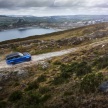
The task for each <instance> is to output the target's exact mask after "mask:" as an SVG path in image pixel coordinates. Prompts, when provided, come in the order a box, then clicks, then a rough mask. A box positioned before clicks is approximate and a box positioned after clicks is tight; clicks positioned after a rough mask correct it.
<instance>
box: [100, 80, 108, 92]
mask: <svg viewBox="0 0 108 108" xmlns="http://www.w3.org/2000/svg"><path fill="white" fill-rule="evenodd" d="M99 90H100V91H102V92H108V81H106V82H104V83H102V84H101V85H100V86H99Z"/></svg>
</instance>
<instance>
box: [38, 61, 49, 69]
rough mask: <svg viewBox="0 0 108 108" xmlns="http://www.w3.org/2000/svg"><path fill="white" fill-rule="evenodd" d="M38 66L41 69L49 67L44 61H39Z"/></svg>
mask: <svg viewBox="0 0 108 108" xmlns="http://www.w3.org/2000/svg"><path fill="white" fill-rule="evenodd" d="M39 64H40V65H41V66H42V69H47V68H48V67H49V63H48V62H45V61H41V62H40V63H39Z"/></svg>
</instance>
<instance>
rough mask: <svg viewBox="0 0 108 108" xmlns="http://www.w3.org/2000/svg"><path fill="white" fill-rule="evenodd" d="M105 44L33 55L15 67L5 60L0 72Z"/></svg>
mask: <svg viewBox="0 0 108 108" xmlns="http://www.w3.org/2000/svg"><path fill="white" fill-rule="evenodd" d="M106 43H108V40H104V41H99V42H94V43H91V44H89V45H85V46H81V47H76V48H70V49H66V50H61V51H56V52H50V53H46V54H39V55H34V56H32V61H30V62H24V63H20V64H16V65H13V66H11V65H7V64H6V62H5V60H4V61H1V62H0V70H2V69H7V68H17V67H18V68H19V67H25V66H29V65H31V64H34V63H38V62H39V61H41V60H45V59H49V58H52V57H57V56H62V55H65V54H69V53H72V52H75V51H78V50H79V49H83V48H84V47H88V46H89V47H96V46H98V45H103V44H106Z"/></svg>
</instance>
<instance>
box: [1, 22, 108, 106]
mask: <svg viewBox="0 0 108 108" xmlns="http://www.w3.org/2000/svg"><path fill="white" fill-rule="evenodd" d="M11 42H14V43H11ZM68 48H78V49H77V50H76V51H74V52H71V53H70V54H66V55H62V56H61V57H54V58H50V59H46V60H43V61H40V62H34V63H33V64H32V65H27V66H26V67H25V66H23V65H24V64H21V65H16V66H12V69H4V70H2V69H1V71H0V108H5V107H6V108H8V107H10V108H12V107H13V108H60V107H61V108H91V107H93V108H107V107H108V96H107V90H105V89H104V90H102V89H100V88H99V87H100V85H101V84H102V83H103V82H105V81H107V80H108V23H101V24H95V25H91V26H86V27H80V28H76V29H71V30H66V31H61V32H57V33H51V34H47V35H42V36H37V37H36V36H33V37H29V38H25V39H19V40H11V41H7V42H2V43H0V56H1V60H3V59H4V57H5V55H6V54H8V53H10V52H14V51H20V52H26V51H27V52H29V53H31V54H32V55H36V54H42V53H47V52H53V51H60V50H62V49H64V50H67V49H68ZM105 92H106V94H105Z"/></svg>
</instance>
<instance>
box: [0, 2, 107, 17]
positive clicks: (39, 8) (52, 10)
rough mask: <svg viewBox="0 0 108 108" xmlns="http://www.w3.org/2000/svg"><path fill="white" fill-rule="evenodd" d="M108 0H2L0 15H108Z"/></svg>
mask: <svg viewBox="0 0 108 108" xmlns="http://www.w3.org/2000/svg"><path fill="white" fill-rule="evenodd" d="M107 11H108V0H0V14H4V13H6V14H32V15H61V14H62V15H64V14H107Z"/></svg>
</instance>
